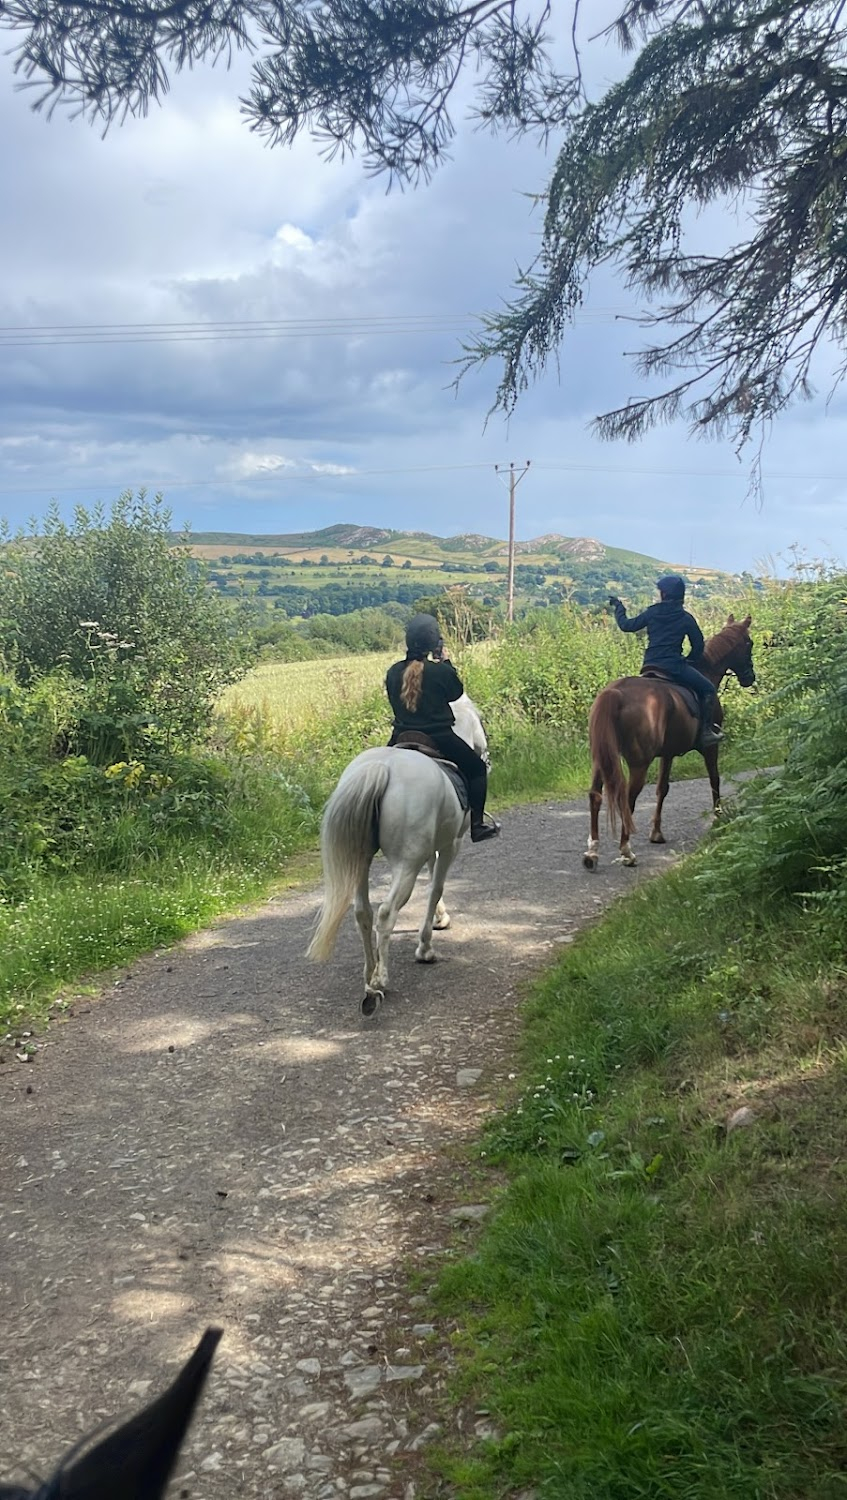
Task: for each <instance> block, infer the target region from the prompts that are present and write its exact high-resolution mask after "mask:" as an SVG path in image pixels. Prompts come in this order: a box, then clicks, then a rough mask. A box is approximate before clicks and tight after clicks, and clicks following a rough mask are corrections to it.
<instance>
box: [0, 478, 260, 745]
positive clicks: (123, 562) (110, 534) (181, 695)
mask: <svg viewBox="0 0 847 1500" xmlns="http://www.w3.org/2000/svg"><path fill="white" fill-rule="evenodd" d="M170 527H171V516H170V512H169V511H168V510H166V509H165V508H164V506H163V504H162V501H161V499H160V498H158V497H157V498H156V499H155V500H148V499H147V497H146V496H145V495H144V493H143V492H142V493H141V494H139V495H138V496H137V497H133V495H132V494H131V493H126V494H124V495H122V496H121V497H120V498H119V499H118V500H117V501H116V502H115V504H114V505H113V506H112V508H111V512H110V514H109V515H108V516H107V515H106V513H105V511H104V509H103V508H102V507H98V508H96V509H95V510H94V511H92V512H90V513H89V512H88V511H86V510H84V509H83V508H82V507H80V508H79V509H78V510H77V511H76V514H75V517H74V521H73V524H72V525H67V524H66V523H65V522H63V521H62V519H61V517H60V515H59V512H58V508H57V507H56V506H55V505H54V506H53V507H51V509H50V510H49V512H48V514H47V517H46V519H45V520H44V522H43V526H42V529H41V530H40V531H33V532H32V534H30V535H29V536H25V537H24V536H18V537H16V538H15V539H14V540H7V541H6V543H5V546H4V549H3V553H4V556H3V562H4V567H3V570H2V572H0V656H2V657H4V658H5V661H6V663H7V665H8V667H9V668H10V670H11V671H12V672H13V673H14V675H15V678H16V679H17V681H18V682H20V683H22V684H24V685H29V684H32V683H35V682H37V681H38V679H39V678H41V677H43V676H45V675H48V674H55V673H56V672H57V671H61V672H62V673H63V674H64V675H65V676H66V677H68V678H70V679H74V680H75V681H77V682H79V683H81V684H84V691H83V692H82V694H81V695H80V701H79V705H78V712H77V715H76V717H75V720H74V722H73V724H72V725H71V726H69V735H70V739H69V747H68V748H70V749H72V750H74V751H76V752H77V753H84V754H86V755H87V756H90V757H91V758H92V759H94V760H96V761H98V762H99V763H104V762H108V761H110V760H115V759H118V758H121V757H125V756H127V755H130V754H133V753H142V752H143V751H144V750H145V749H146V748H147V747H149V745H150V744H151V743H155V744H159V745H161V746H165V747H168V748H178V747H180V746H182V747H184V746H187V745H190V744H191V743H192V742H194V741H195V740H196V739H197V738H198V737H199V736H200V735H201V734H202V733H203V732H204V731H205V729H206V728H207V727H208V724H209V722H210V719H211V713H212V707H213V704H214V701H215V699H216V697H217V695H218V693H219V692H220V691H221V689H222V688H223V687H224V686H225V685H226V684H227V683H228V682H232V681H234V680H235V679H236V678H237V677H238V676H239V675H241V672H242V670H243V666H242V662H243V650H242V647H241V646H240V644H239V642H238V639H237V636H236V629H237V623H236V620H235V617H234V616H233V615H232V614H231V613H230V612H228V610H227V608H226V606H225V605H224V604H222V603H221V601H220V600H219V599H217V597H216V596H214V595H213V594H211V593H210V592H209V591H208V589H207V587H206V584H205V581H204V576H203V572H202V569H201V568H200V566H199V565H198V564H197V563H196V562H195V561H194V559H192V558H191V557H190V556H189V555H188V553H187V552H186V551H185V549H184V548H179V549H175V548H174V547H173V544H172V535H171V529H170Z"/></svg>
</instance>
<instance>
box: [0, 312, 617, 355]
mask: <svg viewBox="0 0 847 1500" xmlns="http://www.w3.org/2000/svg"><path fill="white" fill-rule="evenodd" d="M474 316H475V315H474V314H471V313H458V312H457V313H404V314H400V313H398V314H392V315H381V316H376V315H375V316H371V315H370V314H368V315H364V316H359V317H349V318H347V317H315V318H244V319H231V320H221V321H212V320H203V321H185V322H173V323H153V322H143V323H41V324H35V323H33V324H6V325H5V326H2V327H0V348H5V349H22V348H27V349H29V348H57V347H61V346H63V345H79V344H139V343H140V344H174V343H188V344H191V343H210V342H231V341H233V340H236V339H238V340H253V339H290V338H351V339H352V338H371V337H374V336H376V335H382V336H390V335H393V336H394V337H404V338H405V337H410V336H413V335H421V334H428V335H434V334H438V333H460V332H462V330H463V329H466V328H467V327H468V324H469V323H470V322H471V321H472V320H473V318H474ZM617 316H618V314H616V313H615V312H614V310H612V309H609V310H601V309H598V310H596V311H595V312H588V313H581V314H580V315H579V316H578V318H577V319H576V321H577V322H611V321H614V320H615V318H616V317H617Z"/></svg>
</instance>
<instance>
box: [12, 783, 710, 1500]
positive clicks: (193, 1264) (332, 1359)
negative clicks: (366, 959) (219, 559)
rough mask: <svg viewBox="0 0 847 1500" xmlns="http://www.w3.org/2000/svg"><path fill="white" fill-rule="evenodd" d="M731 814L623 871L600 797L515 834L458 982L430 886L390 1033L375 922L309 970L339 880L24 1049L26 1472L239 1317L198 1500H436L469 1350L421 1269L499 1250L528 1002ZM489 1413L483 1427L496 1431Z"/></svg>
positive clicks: (19, 1067)
mask: <svg viewBox="0 0 847 1500" xmlns="http://www.w3.org/2000/svg"><path fill="white" fill-rule="evenodd" d="M710 800H711V799H710V794H709V790H708V785H707V783H705V782H703V781H696V782H685V783H681V784H679V785H676V786H674V787H673V788H672V791H671V796H670V799H669V802H668V805H667V809H666V811H667V817H666V823H667V827H668V829H669V838H670V839H672V840H673V842H669V843H668V845H666V846H665V847H664V848H652V847H651V846H650V845H648V844H646V842H644V839H645V835H646V830H647V828H648V827H649V820H648V817H647V815H646V814H647V806H646V801H647V799H645V806H644V807H643V808H642V809H641V815H640V819H639V827H640V829H641V830H643V832H642V833H641V837H640V838H639V840H638V854H639V858H640V859H641V861H642V863H641V864H640V865H639V867H638V869H637V870H635V871H630V870H624V869H622V868H621V866H620V865H617V864H614V863H612V862H611V857H612V854H613V852H614V850H613V848H612V846H611V844H610V842H609V840H608V837H604V840H603V849H602V856H603V862H602V863H601V866H600V869H599V871H598V872H597V874H595V875H590V874H587V873H586V872H585V871H583V869H582V867H581V855H582V851H583V848H584V845H585V838H586V833H587V809H586V806H585V803H584V802H580V803H578V804H577V803H571V804H545V805H538V806H532V807H525V808H520V809H514V810H513V811H511V812H510V813H508V814H506V815H505V816H504V820H503V821H504V828H503V834H502V836H501V838H500V840H499V841H498V843H497V844H490V845H483V846H481V847H479V848H472V847H471V846H470V845H469V844H468V845H467V846H466V848H465V851H464V853H463V855H462V856H461V857H460V859H459V861H458V862H457V865H456V866H455V867H454V870H453V872H452V875H451V877H450V879H449V881H448V886H447V891H446V900H447V906H448V908H449V910H450V912H451V914H452V917H453V928H452V930H451V931H449V932H445V933H436V934H435V942H436V947H437V952H438V955H439V960H440V961H439V962H438V963H437V964H436V965H434V966H431V967H426V966H422V965H417V964H415V962H414V959H413V948H414V942H413V938H412V933H413V931H415V930H416V928H417V925H418V922H419V920H420V916H421V914H422V909H423V890H424V886H423V882H421V883H419V886H418V889H417V891H416V892H415V895H414V896H413V899H412V902H411V903H410V905H409V907H407V909H406V911H405V912H403V913H402V915H401V918H400V921H399V923H398V927H397V931H396V933H395V936H394V939H393V943H392V986H393V988H392V991H391V992H390V994H389V996H388V998H387V1000H386V1003H385V1004H384V1006H383V1007H382V1010H381V1012H380V1014H379V1017H378V1019H377V1021H376V1022H375V1023H373V1024H371V1025H364V1024H363V1023H362V1022H361V1021H360V1019H359V1017H358V1013H357V1006H358V1001H359V999H360V989H361V985H360V973H361V957H360V949H359V945H358V937H357V934H356V931H355V926H354V923H353V918H352V914H351V915H350V916H349V917H348V918H347V920H346V922H345V926H344V928H343V931H342V936H341V940H340V942H339V946H338V949H337V951H336V955H335V957H334V959H333V961H332V962H331V963H329V964H327V965H325V966H322V967H315V966H313V965H310V964H308V963H307V962H306V961H305V959H304V957H303V953H304V949H305V947H306V944H307V941H308V935H309V930H310V927H311V923H312V920H313V917H314V914H315V911H316V909H317V905H318V900H319V893H318V891H316V890H314V889H312V890H308V891H302V892H299V893H297V894H294V895H286V896H284V897H280V898H277V899H274V900H272V901H270V902H268V903H267V904H266V905H264V906H262V907H261V908H259V909H258V910H253V911H250V912H248V913H247V914H246V915H244V916H242V917H239V918H236V919H234V920H230V921H227V922H225V923H221V924H219V925H217V926H215V927H213V928H212V929H210V930H209V931H206V932H203V933H200V934H199V935H197V936H196V937H195V938H193V939H191V940H189V941H188V942H186V943H184V944H181V945H180V946H179V947H177V948H174V949H172V950H169V951H167V952H162V953H160V954H156V955H154V956H151V957H149V958H146V959H143V960H141V961H139V962H138V963H136V964H134V965H133V966H132V968H131V970H130V971H128V972H127V973H126V974H125V975H124V974H122V975H121V977H120V978H119V980H118V982H117V983H115V984H114V985H110V986H109V987H108V989H106V990H105V991H104V992H103V993H102V994H101V995H100V996H99V997H98V998H97V999H95V1000H89V999H86V1000H82V1001H80V1002H79V1003H78V1005H77V1006H76V1007H75V1012H74V1014H73V1015H72V1016H71V1017H70V1018H69V1019H68V1020H67V1021H66V1022H64V1023H58V1022H57V1023H56V1024H54V1025H53V1026H52V1028H51V1029H50V1031H49V1033H48V1034H47V1036H46V1038H45V1044H44V1045H43V1046H42V1047H40V1048H39V1050H38V1052H37V1054H36V1057H35V1059H34V1061H33V1062H32V1063H30V1064H22V1063H20V1062H18V1061H17V1060H16V1058H15V1054H14V1049H13V1048H12V1047H10V1046H9V1045H8V1044H6V1045H5V1046H0V1054H3V1056H4V1065H3V1066H2V1067H0V1116H1V1117H2V1142H3V1146H2V1156H0V1233H2V1236H3V1242H4V1253H3V1257H2V1261H0V1294H2V1297H3V1322H4V1325H5V1330H4V1331H5V1338H4V1340H3V1348H2V1351H0V1393H2V1398H1V1399H2V1417H3V1422H2V1439H0V1449H2V1453H3V1460H2V1462H3V1465H4V1466H5V1467H6V1469H8V1467H9V1465H10V1463H11V1458H12V1455H15V1456H17V1455H20V1458H21V1459H22V1460H23V1461H25V1462H28V1463H29V1464H30V1465H31V1466H32V1468H34V1469H36V1470H43V1469H44V1468H45V1466H47V1467H49V1466H50V1465H51V1464H52V1463H53V1461H54V1460H55V1459H56V1458H58V1456H59V1455H60V1453H61V1452H62V1451H63V1448H64V1447H65V1446H66V1445H67V1444H69V1443H71V1442H72V1441H74V1440H75V1439H76V1438H77V1437H78V1436H79V1435H80V1433H81V1432H83V1431H86V1430H88V1429H89V1428H90V1427H92V1426H93V1425H94V1424H95V1423H97V1422H98V1421H101V1420H103V1419H104V1418H107V1417H113V1416H116V1415H118V1414H120V1413H121V1412H125V1411H126V1409H127V1408H132V1407H135V1406H137V1405H139V1404H140V1403H141V1401H142V1399H143V1398H144V1397H145V1396H147V1395H148V1394H152V1393H153V1392H155V1391H157V1390H159V1389H160V1388H161V1387H162V1386H163V1385H164V1384H165V1383H166V1382H167V1380H168V1379H170V1378H171V1377H172V1374H173V1373H174V1371H175V1368H176V1365H177V1364H178V1363H181V1362H182V1360H183V1359H184V1358H185V1357H186V1356H187V1354H188V1353H189V1351H190V1349H191V1348H192V1347H193V1345H194V1342H195V1341H196V1339H197V1337H199V1334H200V1332H201V1331H202V1329H203V1328H204V1327H205V1325H206V1324H207V1323H218V1324H220V1325H221V1326H222V1327H223V1328H224V1330H225V1337H224V1340H223V1342H222V1344H221V1347H220V1350H219V1352H218V1355H217V1358H216V1361H215V1365H214V1367H213V1373H212V1378H211V1381H210V1384H209V1387H208V1390H207V1394H206V1395H205V1397H204V1400H203V1403H202V1406H201V1409H200V1412H199V1415H198V1418H197V1420H196V1422H195V1425H194V1427H193V1428H192V1431H191V1433H190V1435H189V1440H188V1443H187V1445H186V1448H185V1450H184V1456H183V1460H182V1463H181V1468H180V1471H179V1478H178V1481H177V1482H175V1484H174V1486H173V1493H174V1494H175V1495H183V1496H187V1495H190V1496H192V1497H198V1500H234V1497H236V1496H250V1497H254V1496H255V1497H259V1496H261V1497H262V1500H268V1497H277V1496H279V1497H283V1496H289V1495H293V1496H301V1497H304V1500H330V1497H339V1496H340V1497H346V1500H369V1497H375V1500H376V1497H379V1500H412V1497H414V1496H415V1495H416V1494H417V1495H418V1496H420V1494H421V1486H420V1481H419V1478H418V1477H417V1475H418V1470H419V1465H420V1459H419V1454H420V1452H421V1449H422V1448H423V1446H425V1444H426V1443H427V1442H428V1441H429V1440H430V1439H431V1438H432V1437H433V1436H435V1435H436V1432H435V1427H434V1425H433V1414H434V1412H435V1411H436V1410H437V1396H438V1389H439V1385H440V1382H441V1380H442V1379H443V1376H444V1369H445V1347H446V1346H445V1343H444V1339H443V1335H444V1330H441V1329H439V1328H431V1327H430V1326H429V1325H428V1324H426V1323H425V1322H422V1321H421V1319H422V1318H423V1317H424V1316H425V1313H424V1312H423V1311H422V1310H421V1309H422V1307H423V1306H424V1299H423V1297H422V1296H421V1295H420V1293H419V1292H418V1293H417V1294H416V1295H415V1294H412V1293H411V1292H410V1291H409V1275H408V1273H409V1271H410V1269H411V1270H412V1271H414V1270H415V1268H416V1267H417V1268H420V1269H421V1270H422V1272H423V1282H422V1283H421V1284H423V1285H424V1286H425V1285H426V1284H427V1276H428V1275H429V1277H430V1279H431V1274H432V1272H433V1270H434V1267H435V1264H436V1258H437V1257H438V1256H440V1255H442V1254H443V1250H444V1247H445V1245H447V1244H449V1243H452V1242H455V1240H456V1237H457V1236H458V1238H459V1240H460V1241H461V1239H462V1238H466V1239H468V1240H470V1238H471V1237H472V1235H473V1233H474V1219H475V1217H478V1216H479V1213H480V1212H481V1209H480V1208H479V1206H478V1205H477V1204H475V1203H473V1201H469V1193H471V1195H472V1189H469V1186H468V1183H469V1180H470V1174H469V1172H468V1170H467V1168H466V1167H465V1166H463V1164H462V1154H461V1152H460V1151H459V1150H458V1149H457V1148H459V1147H461V1145H462V1143H463V1142H466V1141H467V1140H468V1138H469V1136H470V1135H471V1134H472V1132H473V1131H474V1130H475V1129H476V1128H477V1127H478V1125H479V1122H480V1120H481V1119H483V1118H484V1117H485V1115H486V1114H487V1113H489V1112H490V1110H491V1109H492V1107H493V1105H494V1103H495V1102H496V1101H497V1100H498V1099H499V1098H500V1097H501V1095H502V1092H503V1089H504V1086H507V1085H506V1078H507V1074H508V1072H509V1071H510V1069H511V1068H513V1066H514V1063H513V1058H514V1049H515V1041H516V1033H517V1027H518V1020H517V1004H518V999H519V997H520V995H521V993H522V992H523V990H524V989H525V987H526V984H527V981H528V980H529V979H530V978H531V977H532V975H533V974H535V973H536V972H537V971H538V970H539V969H540V968H541V967H542V966H543V965H544V964H545V963H546V962H547V960H548V959H549V957H550V955H551V953H552V952H553V950H554V949H555V947H556V945H557V944H559V943H561V942H562V941H566V940H567V939H568V938H569V936H570V934H572V933H573V932H575V931H576V930H577V929H578V928H579V927H580V926H582V925H584V923H585V922H586V921H587V920H590V919H591V918H592V917H594V916H596V915H597V914H598V913H599V912H600V911H601V909H602V908H603V907H605V906H606V905H607V904H608V903H609V902H610V901H611V900H613V899H614V898H615V897H616V896H617V895H619V894H620V893H622V892H625V891H627V890H629V889H631V888H632V885H633V883H634V882H635V881H636V880H639V879H644V878H646V877H649V876H650V875H653V874H655V873H657V872H658V871H660V870H662V869H664V868H667V866H668V865H669V864H670V863H671V862H672V860H673V859H674V858H675V856H676V854H678V853H679V852H681V851H683V850H684V849H686V848H690V847H691V846H692V845H693V843H694V842H695V841H696V840H697V838H698V837H699V836H700V834H701V833H702V832H703V830H704V828H705V826H706V822H705V818H704V815H705V814H706V812H707V809H708V808H709V806H710ZM382 873H383V872H380V883H381V876H382ZM478 1191H479V1189H477V1192H478ZM477 1415H478V1417H479V1419H478V1420H475V1419H474V1414H473V1412H471V1413H470V1414H466V1413H456V1414H455V1420H456V1421H458V1422H468V1423H469V1424H470V1431H471V1432H473V1430H474V1427H476V1428H477V1430H479V1431H484V1423H485V1418H484V1416H483V1415H480V1414H477ZM3 1477H8V1478H14V1477H19V1476H17V1475H11V1474H6V1475H4V1476H3Z"/></svg>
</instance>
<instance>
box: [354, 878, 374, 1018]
mask: <svg viewBox="0 0 847 1500" xmlns="http://www.w3.org/2000/svg"><path fill="white" fill-rule="evenodd" d="M369 873H370V871H369V870H365V871H364V872H363V874H362V877H361V879H360V881H359V884H358V885H357V887H356V894H355V897H354V901H353V909H354V911H355V913H356V925H357V927H358V929H359V936H360V937H361V939H362V947H363V949H364V951H365V990H366V991H367V987H368V985H369V984H370V981H371V976H372V974H373V971H374V969H375V967H376V953H375V951H374V943H373V932H374V914H373V907H372V906H371V898H370V891H369V890H368V876H369Z"/></svg>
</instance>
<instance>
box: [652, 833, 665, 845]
mask: <svg viewBox="0 0 847 1500" xmlns="http://www.w3.org/2000/svg"><path fill="white" fill-rule="evenodd" d="M650 843H651V844H665V843H667V840H666V838H665V835H664V834H663V833H651V835H650Z"/></svg>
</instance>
